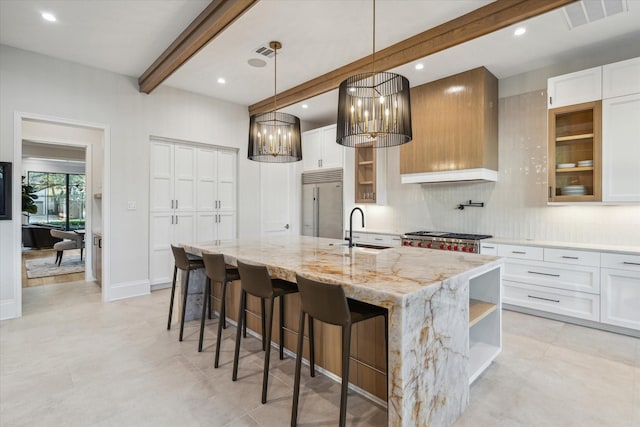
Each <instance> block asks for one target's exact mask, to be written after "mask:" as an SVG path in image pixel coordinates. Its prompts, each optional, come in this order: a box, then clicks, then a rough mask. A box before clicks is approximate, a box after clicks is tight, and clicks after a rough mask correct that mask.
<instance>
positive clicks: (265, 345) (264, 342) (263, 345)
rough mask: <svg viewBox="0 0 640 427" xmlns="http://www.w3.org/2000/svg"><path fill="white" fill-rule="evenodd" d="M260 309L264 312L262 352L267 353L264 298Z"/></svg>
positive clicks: (262, 319) (261, 299)
mask: <svg viewBox="0 0 640 427" xmlns="http://www.w3.org/2000/svg"><path fill="white" fill-rule="evenodd" d="M260 309H261V310H262V318H261V319H260V320H261V323H262V351H267V342H266V340H265V335H266V334H265V323H266V319H265V317H264V312H265V309H264V298H260Z"/></svg>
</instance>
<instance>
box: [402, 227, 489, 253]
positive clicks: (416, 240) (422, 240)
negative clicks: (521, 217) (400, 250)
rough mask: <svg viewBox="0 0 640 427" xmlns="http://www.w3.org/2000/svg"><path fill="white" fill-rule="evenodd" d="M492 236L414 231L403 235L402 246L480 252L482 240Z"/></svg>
mask: <svg viewBox="0 0 640 427" xmlns="http://www.w3.org/2000/svg"><path fill="white" fill-rule="evenodd" d="M490 237H492V236H489V235H486V234H464V233H445V232H439V231H414V232H411V233H406V234H405V235H404V236H402V246H414V247H418V248H428V249H441V250H445V251H459V252H468V253H476V254H477V253H480V240H482V239H488V238H490Z"/></svg>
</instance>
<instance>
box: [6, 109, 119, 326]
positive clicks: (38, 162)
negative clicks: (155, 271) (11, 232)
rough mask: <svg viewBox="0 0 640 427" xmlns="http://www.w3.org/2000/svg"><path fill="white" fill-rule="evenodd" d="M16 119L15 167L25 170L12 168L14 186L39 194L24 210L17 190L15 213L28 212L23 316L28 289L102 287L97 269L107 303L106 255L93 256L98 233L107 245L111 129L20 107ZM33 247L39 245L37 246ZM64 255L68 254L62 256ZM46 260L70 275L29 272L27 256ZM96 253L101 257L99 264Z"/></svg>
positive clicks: (21, 275) (21, 265) (20, 254)
mask: <svg viewBox="0 0 640 427" xmlns="http://www.w3.org/2000/svg"><path fill="white" fill-rule="evenodd" d="M15 125H16V126H15V129H16V132H15V144H14V148H15V151H14V168H15V170H16V172H18V171H19V173H15V174H14V188H17V189H18V190H20V189H24V186H28V187H31V190H32V192H33V193H35V194H34V196H35V197H34V204H35V206H34V207H32V208H31V209H30V211H29V213H28V214H24V213H23V209H24V207H23V205H22V203H21V198H22V195H21V193H22V192H19V193H17V194H15V195H14V204H15V207H14V214H16V213H17V216H16V218H22V220H21V221H16V226H17V227H19V231H18V232H17V233H16V236H18V238H17V239H16V240H17V241H16V246H15V248H16V252H17V256H16V258H15V259H16V261H18V263H17V264H18V265H17V266H16V267H17V273H18V277H17V280H16V283H17V285H16V290H15V292H16V297H17V304H16V305H17V307H16V308H17V311H18V313H17V314H18V316H20V315H21V314H22V304H23V301H22V288H24V287H27V286H39V285H46V284H51V283H65V282H74V281H75V282H77V281H79V280H80V281H85V282H87V284H91V285H92V286H96V287H97V286H98V285H97V284H95V283H94V282H95V280H96V273H95V272H96V271H98V272H100V274H101V275H102V276H105V277H102V279H103V280H102V283H103V287H102V289H100V288H97V289H98V291H99V292H100V293H101V294H102V300H103V301H107V300H108V295H107V293H108V292H107V291H106V289H107V287H106V286H104V285H106V283H108V282H107V277H106V276H107V275H108V269H107V268H106V267H107V265H108V261H109V260H108V256H106V255H107V254H106V253H105V256H100V257H95V256H94V254H93V252H95V251H94V250H92V249H93V243H94V242H95V241H96V239H95V237H96V236H101V238H100V246H101V249H103V248H104V247H105V246H107V245H108V229H107V227H106V226H108V221H107V219H106V218H105V217H106V215H105V214H106V213H107V212H108V209H107V207H108V197H107V196H108V194H107V191H106V188H105V187H106V186H105V185H103V183H107V182H108V181H107V178H108V176H106V175H107V174H106V173H105V171H107V170H108V168H107V162H106V159H107V156H106V154H107V153H108V142H109V139H108V136H109V130H108V127H106V126H103V125H96V124H91V123H82V122H77V121H73V120H64V119H57V118H50V117H44V116H37V115H30V114H22V113H16V120H15ZM23 176H24V180H23V178H22V177H23ZM17 184H20V185H17ZM103 193H104V196H103ZM29 229H35V230H29ZM43 229H44V230H43ZM51 229H56V230H59V231H61V232H64V233H73V236H71V237H72V238H71V239H67V237H68V236H59V235H58V236H52V234H51ZM34 234H37V235H38V236H39V238H40V241H37V240H38V239H37V238H34ZM73 237H75V238H76V239H77V240H78V241H79V242H80V243H78V245H77V246H78V247H77V248H76V247H74V248H71V247H69V248H67V247H66V245H63V247H64V249H65V250H63V251H58V250H57V249H54V248H53V245H54V244H55V243H57V242H59V241H62V242H63V243H65V244H66V243H70V242H74V241H75V240H74V239H73ZM30 238H31V240H29V239H30ZM47 238H48V239H47ZM26 244H28V245H32V246H31V247H27V245H26ZM33 246H36V248H35V250H34V248H33ZM105 252H106V251H105ZM59 254H61V255H62V257H61V259H60V260H59V262H58V257H57V256H58V255H59ZM40 258H42V259H45V258H46V260H47V262H44V264H46V266H47V267H49V268H52V269H54V270H57V269H62V270H64V271H62V273H64V274H62V273H60V271H58V273H60V274H54V275H53V277H48V276H47V277H41V278H37V277H36V278H34V279H32V278H29V277H27V271H26V270H27V269H26V263H27V261H28V259H31V260H34V259H36V260H37V259H40ZM96 259H99V260H100V261H99V262H100V265H99V266H98V265H96ZM51 261H54V262H51ZM41 263H42V262H41ZM32 264H33V263H32ZM55 264H58V265H55ZM74 268H75V271H74ZM36 269H37V268H36ZM78 270H80V271H78ZM103 271H104V272H105V273H106V274H103V273H102V272H103Z"/></svg>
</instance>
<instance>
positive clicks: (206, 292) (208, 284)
mask: <svg viewBox="0 0 640 427" xmlns="http://www.w3.org/2000/svg"><path fill="white" fill-rule="evenodd" d="M207 301H211V279H209V278H208V277H207V281H206V282H205V284H204V301H202V316H200V341H199V342H198V352H201V351H202V341H204V319H205V314H206V310H207V305H208V304H207ZM209 313H211V307H209ZM209 319H211V317H209Z"/></svg>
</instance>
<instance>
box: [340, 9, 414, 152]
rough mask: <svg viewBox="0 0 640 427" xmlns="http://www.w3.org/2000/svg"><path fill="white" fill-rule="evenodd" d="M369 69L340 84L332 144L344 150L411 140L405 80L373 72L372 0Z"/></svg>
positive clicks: (374, 54) (387, 145)
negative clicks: (371, 46) (371, 49)
mask: <svg viewBox="0 0 640 427" xmlns="http://www.w3.org/2000/svg"><path fill="white" fill-rule="evenodd" d="M371 70H372V71H371V72H370V73H362V74H356V75H355V76H351V77H349V78H347V79H346V80H345V81H343V82H342V83H340V88H339V90H338V119H337V129H336V142H337V143H338V144H340V145H344V146H345V147H359V146H362V147H373V148H384V147H393V146H395V145H401V144H405V143H407V142H409V141H411V139H412V138H413V135H412V132H411V97H410V91H409V80H407V78H406V77H403V76H401V75H399V74H394V73H388V72H378V73H376V1H375V0H373V53H372V55H371Z"/></svg>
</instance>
